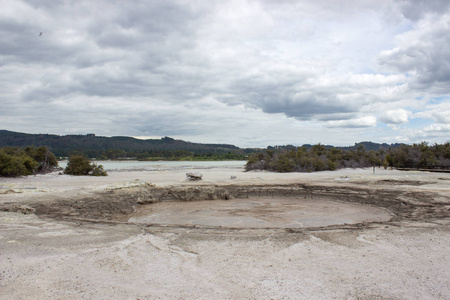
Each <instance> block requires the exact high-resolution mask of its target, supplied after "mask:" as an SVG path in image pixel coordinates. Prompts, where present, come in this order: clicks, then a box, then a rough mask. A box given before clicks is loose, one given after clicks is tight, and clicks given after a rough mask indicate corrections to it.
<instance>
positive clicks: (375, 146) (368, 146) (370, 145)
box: [267, 142, 404, 151]
mask: <svg viewBox="0 0 450 300" xmlns="http://www.w3.org/2000/svg"><path fill="white" fill-rule="evenodd" d="M401 145H404V144H398V143H395V144H386V143H382V144H379V143H374V142H360V143H355V145H354V146H345V147H337V146H332V145H323V146H324V147H325V148H338V149H342V150H352V149H353V150H356V149H358V148H359V147H360V146H363V147H364V150H366V151H377V150H380V149H385V150H386V149H389V148H391V149H394V148H397V147H400V146H401ZM313 146H314V145H311V144H303V145H302V146H301V147H304V148H307V149H309V148H312V147H313ZM295 148H297V147H295V146H293V145H285V146H269V147H267V149H269V150H276V149H285V150H293V149H295Z"/></svg>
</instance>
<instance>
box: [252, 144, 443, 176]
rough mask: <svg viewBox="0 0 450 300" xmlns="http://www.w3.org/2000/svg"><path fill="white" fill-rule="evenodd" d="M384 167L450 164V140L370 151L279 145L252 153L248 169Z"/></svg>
mask: <svg viewBox="0 0 450 300" xmlns="http://www.w3.org/2000/svg"><path fill="white" fill-rule="evenodd" d="M371 166H383V167H384V168H388V167H393V168H405V167H418V168H423V167H428V166H450V143H446V144H442V145H439V144H434V145H432V146H429V145H428V144H427V143H425V142H422V143H420V144H413V145H401V146H400V147H396V148H389V149H379V150H376V151H375V150H370V151H366V150H365V149H364V146H362V145H360V146H359V147H357V148H356V149H349V150H343V149H339V148H334V147H325V146H323V145H321V144H317V145H314V146H312V147H310V148H306V147H298V148H293V147H289V148H277V149H267V150H265V151H263V152H259V153H255V154H252V155H250V156H249V159H248V162H247V165H246V170H247V171H250V170H267V171H273V172H315V171H325V170H336V169H342V168H364V167H371Z"/></svg>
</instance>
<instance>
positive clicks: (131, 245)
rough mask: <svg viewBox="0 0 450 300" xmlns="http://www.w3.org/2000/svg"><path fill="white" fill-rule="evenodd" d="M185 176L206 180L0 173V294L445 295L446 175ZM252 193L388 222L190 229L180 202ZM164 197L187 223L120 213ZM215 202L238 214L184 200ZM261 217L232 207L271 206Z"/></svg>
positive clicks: (449, 238) (449, 180)
mask: <svg viewBox="0 0 450 300" xmlns="http://www.w3.org/2000/svg"><path fill="white" fill-rule="evenodd" d="M192 171H193V172H200V173H202V174H203V178H204V180H202V181H199V182H186V181H185V173H186V170H174V171H158V172H155V171H152V172H145V171H136V172H109V176H107V177H98V178H97V177H95V178H93V177H73V176H68V175H58V174H57V173H52V174H47V175H42V176H30V177H24V178H15V179H3V178H2V179H0V299H63V298H64V299H99V298H102V299H157V298H162V299H180V298H182V299H198V298H202V299H209V298H215V299H450V296H449V295H450V256H449V255H448V254H449V249H450V174H442V173H420V172H399V171H393V170H382V169H376V171H375V174H373V171H372V169H357V170H353V169H346V170H341V171H337V172H320V173H313V174H304V173H290V174H277V173H267V172H247V173H246V172H243V171H242V169H230V168H226V169H207V170H190V172H192ZM231 176H235V177H236V178H235V179H231ZM247 197H248V198H247ZM261 197H264V199H265V200H264V201H265V202H264V203H265V204H267V203H270V201H273V203H278V204H280V205H277V208H276V209H277V211H276V213H280V211H281V212H283V210H285V212H289V211H290V210H289V208H292V205H297V204H298V203H301V202H299V201H307V202H304V203H303V204H302V205H306V204H305V203H308V205H312V204H311V203H314V201H317V206H316V209H317V207H320V205H321V204H320V203H322V205H323V202H320V201H322V200H323V199H331V201H333V203H334V204H333V205H337V204H336V203H343V204H345V205H360V206H364V209H368V208H370V207H372V208H373V209H382V210H386V211H388V212H389V213H391V214H392V218H391V219H389V220H387V221H384V220H382V221H376V222H373V220H372V221H371V220H368V221H366V222H362V223H358V222H356V224H343V223H342V222H336V224H334V225H330V226H322V225H321V226H314V225H311V226H310V225H308V224H306V225H305V224H303V225H302V226H286V224H285V223H282V222H279V223H276V224H277V225H276V226H272V225H270V226H269V225H268V226H253V225H252V224H251V223H248V225H249V226H234V225H232V224H231V225H230V224H228V225H227V224H218V225H220V226H214V225H215V224H214V223H213V224H210V223H208V224H206V225H205V224H199V225H195V224H193V223H195V220H194V221H193V220H192V219H191V220H190V219H189V215H190V214H189V213H186V211H183V209H182V208H183V205H182V203H180V202H179V201H180V200H183V201H194V200H214V199H233V200H231V201H234V202H237V201H239V200H240V199H243V200H242V201H244V202H243V203H247V204H245V205H249V204H248V203H249V202H248V201H249V199H250V200H252V199H259V200H257V201H261V199H262V198H261ZM305 199H306V200H305ZM321 199H322V200H321ZM319 200H320V201H319ZM245 201H246V202H245ZM252 201H256V200H252ZM295 201H298V202H295ZM153 202H157V203H156V204H152V203H153ZM171 203H174V205H177V210H178V212H179V213H180V214H181V215H182V218H184V219H185V220H186V222H185V225H180V224H177V222H174V223H175V224H166V223H164V222H159V221H158V222H156V221H149V222H143V223H139V224H136V223H130V222H127V220H128V219H129V218H131V217H134V216H137V215H139V214H141V215H142V212H143V211H145V210H146V209H147V210H150V211H151V210H152V207H153V208H154V207H156V205H163V206H164V207H165V208H167V207H170V204H171ZM214 203H217V207H221V205H228V206H227V207H226V209H227V210H228V213H230V210H233V206H232V205H231V204H230V203H232V202H230V201H228V204H219V203H224V200H217V202H214V201H208V202H205V201H202V202H189V203H186V207H191V210H190V211H191V212H195V211H198V210H201V209H206V208H205V207H208V208H207V210H211V209H214V205H213V204H214ZM258 204H260V202H258ZM281 204H286V205H281ZM230 205H231V206H230ZM299 205H300V204H299ZM330 205H331V204H330ZM330 205H329V206H330ZM333 205H331V206H333ZM300 206H301V205H300ZM192 207H194V208H195V209H192ZM222 208H223V207H222ZM187 211H189V209H187ZM369 212H370V210H369ZM258 213H259V214H260V215H255V214H256V212H252V211H251V210H247V211H246V213H245V214H241V216H243V217H248V218H259V219H264V217H266V219H267V218H268V217H267V216H268V214H270V213H273V211H270V212H268V211H262V212H261V211H259V212H258ZM365 213H367V212H365ZM203 214H204V213H203ZM208 216H209V217H211V216H212V215H211V213H210V212H208ZM285 217H286V216H285ZM172 218H173V216H172ZM289 218H292V216H291V217H289V214H287V217H286V219H287V220H289ZM269 219H270V218H269ZM244 225H245V224H244Z"/></svg>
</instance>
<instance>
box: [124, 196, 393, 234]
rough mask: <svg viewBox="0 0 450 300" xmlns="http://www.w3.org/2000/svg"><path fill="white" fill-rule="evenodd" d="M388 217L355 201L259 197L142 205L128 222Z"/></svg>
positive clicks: (251, 223)
mask: <svg viewBox="0 0 450 300" xmlns="http://www.w3.org/2000/svg"><path fill="white" fill-rule="evenodd" d="M391 217H392V215H391V213H390V212H389V211H388V210H386V209H384V208H381V207H374V206H370V205H363V204H357V203H350V202H341V201H332V200H329V199H321V198H314V199H299V198H272V197H267V198H264V197H263V198H261V197H258V198H248V199H233V200H211V201H191V202H181V201H180V202H178V201H167V202H159V203H154V204H151V205H146V206H144V207H142V208H141V209H140V210H139V211H138V212H137V213H135V214H134V215H133V216H132V217H131V218H130V219H129V220H128V222H132V223H139V224H167V225H203V226H221V227H230V228H231V227H232V228H307V227H320V226H330V225H339V224H358V223H362V222H384V221H388V220H389V219H390V218H391Z"/></svg>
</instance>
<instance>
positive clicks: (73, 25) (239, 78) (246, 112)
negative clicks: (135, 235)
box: [0, 0, 450, 144]
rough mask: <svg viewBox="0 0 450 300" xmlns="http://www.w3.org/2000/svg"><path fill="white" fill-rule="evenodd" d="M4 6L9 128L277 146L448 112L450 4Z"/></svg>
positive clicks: (1, 46) (1, 89)
mask: <svg viewBox="0 0 450 300" xmlns="http://www.w3.org/2000/svg"><path fill="white" fill-rule="evenodd" d="M4 1H5V3H4V4H5V5H3V9H2V10H1V11H0V39H1V41H2V42H1V43H0V101H1V105H0V127H1V128H5V129H10V130H18V131H25V132H32V131H35V130H37V129H36V127H37V126H38V125H36V124H39V125H40V126H43V127H42V129H39V131H48V132H50V133H61V134H62V133H78V132H81V133H82V132H96V133H98V134H104V135H118V134H123V135H136V136H155V135H162V136H164V135H172V136H175V137H180V138H185V139H188V138H192V139H197V140H198V141H207V142H211V141H214V140H215V139H216V140H217V139H220V141H221V142H227V141H228V142H230V143H238V144H239V143H240V142H241V141H242V142H244V143H245V142H246V141H249V140H252V141H253V142H254V143H258V142H259V143H263V144H265V143H267V144H269V143H270V141H271V140H274V141H275V140H276V141H278V140H279V138H280V136H281V135H282V136H283V137H284V138H285V139H286V143H292V142H293V140H297V139H298V138H299V137H298V132H306V131H302V130H300V129H302V128H308V131H307V132H311V133H310V136H304V137H303V138H304V139H306V140H308V141H310V140H313V139H319V138H320V139H331V140H336V139H337V137H336V132H335V131H334V128H341V130H342V128H374V127H376V126H377V124H378V123H377V120H380V121H381V122H382V123H386V124H396V125H398V126H397V127H396V128H393V129H390V130H392V131H390V132H387V133H386V134H385V136H386V137H396V136H399V135H408V136H407V137H404V139H409V138H411V139H413V138H414V135H413V134H410V132H411V131H408V130H406V129H405V130H404V131H403V132H401V133H399V132H394V130H402V128H400V127H401V126H405V127H406V126H408V122H409V120H411V119H414V118H416V120H417V119H419V118H424V119H432V120H434V121H436V122H441V121H439V120H446V119H442V118H440V119H436V118H434V117H433V116H435V114H432V113H430V109H428V108H427V106H428V105H429V103H428V102H430V101H432V99H433V98H435V97H444V98H445V96H447V95H448V92H449V90H448V86H450V85H449V80H450V72H449V69H450V66H449V63H448V62H449V61H450V54H448V51H446V49H449V47H450V38H449V36H450V34H448V28H449V21H450V17H449V16H450V14H448V7H449V6H448V3H447V2H448V1H395V0H382V1H379V0H376V1H375V0H365V1H359V0H354V1H347V2H346V3H347V5H341V3H340V2H339V3H338V2H336V1H331V0H318V1H314V2H313V1H306V0H305V1H270V0H259V1H246V0H242V1H226V2H224V1H215V0H213V1H206V0H205V1H202V0H200V1H172V0H169V1H162V0H155V1H139V0H133V1H112V0H99V1H83V0H81V1H69V0H63V1H47V0H39V1H37V0H36V1H34V0H4ZM41 32H42V35H40V33H41ZM388 104H389V109H388V110H389V111H391V113H388V114H386V105H388ZM442 105H443V104H442ZM442 105H441V106H440V107H436V106H433V111H439V109H440V111H441V112H444V113H445V112H446V111H447V108H446V106H442ZM405 111H407V112H408V115H405V114H402V115H401V117H398V116H397V115H396V114H395V112H405ZM409 112H411V113H409ZM413 112H417V116H415V115H414V113H413ZM421 112H423V113H422V114H420V113H421ZM424 112H428V113H424ZM77 120H82V123H80V122H77ZM442 122H443V121H442ZM444 125H445V124H444ZM312 127H314V130H313V129H312ZM444 127H445V126H441V127H439V128H444ZM271 128H273V130H272V129H271ZM436 128H437V127H436ZM272 131H273V132H272ZM218 132H220V134H217V133H218ZM281 132H283V134H281ZM367 132H368V131H367ZM356 134H361V136H362V138H364V139H367V138H366V137H365V135H364V132H363V131H359V132H356V131H355V132H350V131H349V132H348V137H346V139H347V140H348V141H349V142H350V143H353V142H355V139H358V138H359V136H357V135H356ZM264 135H267V136H264ZM255 136H257V137H258V138H255ZM374 138H377V137H376V136H374ZM380 138H381V137H380ZM317 142H319V141H317ZM322 142H325V141H322ZM338 142H339V141H338Z"/></svg>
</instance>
